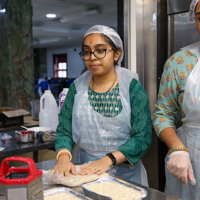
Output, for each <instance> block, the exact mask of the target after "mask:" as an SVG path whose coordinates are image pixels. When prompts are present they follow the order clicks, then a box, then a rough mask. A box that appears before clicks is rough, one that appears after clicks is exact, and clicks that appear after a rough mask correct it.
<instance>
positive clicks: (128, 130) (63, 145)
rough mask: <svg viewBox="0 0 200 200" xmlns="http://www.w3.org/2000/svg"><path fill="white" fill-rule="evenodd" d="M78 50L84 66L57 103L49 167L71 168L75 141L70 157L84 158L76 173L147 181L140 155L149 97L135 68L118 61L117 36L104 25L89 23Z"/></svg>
mask: <svg viewBox="0 0 200 200" xmlns="http://www.w3.org/2000/svg"><path fill="white" fill-rule="evenodd" d="M80 56H81V58H82V59H83V61H84V63H85V66H86V67H87V69H88V70H87V71H86V72H85V73H83V74H82V75H81V76H80V77H79V78H78V79H76V80H75V81H74V83H73V84H72V85H71V86H70V89H69V92H68V94H67V97H66V101H65V103H64V105H63V108H62V111H61V114H60V122H59V125H58V128H57V136H56V140H55V147H56V151H57V161H58V164H57V165H56V166H55V167H54V169H53V170H52V173H57V172H58V173H61V174H63V175H64V176H69V173H72V174H76V171H75V166H74V164H73V163H72V162H71V158H72V150H73V148H74V144H76V151H75V156H74V157H75V158H74V160H75V161H76V162H78V163H82V164H83V163H87V164H86V165H84V166H83V167H82V170H81V171H80V172H79V174H81V175H86V174H98V175H99V174H102V173H103V172H106V171H108V172H110V173H112V174H114V175H117V176H120V177H123V178H125V179H128V180H130V181H134V182H137V183H139V184H144V185H147V184H148V183H147V176H146V172H145V169H144V167H143V165H142V162H141V158H142V156H143V155H144V154H145V153H146V152H147V150H148V148H149V146H150V144H151V133H152V127H151V117H150V110H149V103H148V98H147V95H146V93H145V91H144V89H143V87H142V85H141V83H140V82H139V81H138V76H137V74H136V73H133V72H131V71H130V70H128V69H125V68H122V67H121V61H122V59H123V45H122V40H121V39H120V37H119V35H118V34H117V33H116V31H114V30H113V29H111V28H109V27H106V26H102V25H96V26H93V27H91V28H90V29H89V30H88V31H87V32H86V34H85V37H84V41H83V46H82V52H80Z"/></svg>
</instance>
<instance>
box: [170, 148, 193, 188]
mask: <svg viewBox="0 0 200 200" xmlns="http://www.w3.org/2000/svg"><path fill="white" fill-rule="evenodd" d="M167 169H168V170H169V173H170V174H172V175H173V176H174V177H175V178H177V179H178V180H180V181H182V182H183V183H184V184H186V183H187V177H188V179H189V180H190V183H191V184H192V185H195V184H196V180H195V178H194V174H193V169H192V164H191V161H190V154H189V153H188V152H186V151H175V152H172V153H171V154H170V155H169V160H168V161H167Z"/></svg>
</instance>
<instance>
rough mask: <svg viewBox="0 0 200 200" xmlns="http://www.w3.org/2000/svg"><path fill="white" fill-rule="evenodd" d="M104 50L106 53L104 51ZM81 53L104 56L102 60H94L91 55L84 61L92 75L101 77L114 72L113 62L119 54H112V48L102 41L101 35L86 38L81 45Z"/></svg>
mask: <svg viewBox="0 0 200 200" xmlns="http://www.w3.org/2000/svg"><path fill="white" fill-rule="evenodd" d="M104 49H106V52H105V51H104ZM83 51H86V52H87V51H89V52H94V51H95V52H94V53H96V55H97V56H98V55H101V53H102V55H105V54H104V53H106V56H105V57H104V58H101V59H99V58H96V57H95V56H94V54H91V57H90V59H89V60H87V61H84V62H85V65H86V67H87V68H88V69H89V70H90V71H91V72H92V74H93V75H97V76H102V75H106V74H108V73H110V72H111V73H112V72H113V71H114V62H115V61H117V60H118V58H119V56H120V54H121V52H120V51H119V52H114V51H113V50H112V47H111V46H110V45H109V44H108V43H107V42H106V41H105V40H104V38H103V37H102V35H101V34H99V33H93V34H90V35H88V36H86V38H85V40H84V44H83Z"/></svg>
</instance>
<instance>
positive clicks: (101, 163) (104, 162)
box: [79, 156, 112, 175]
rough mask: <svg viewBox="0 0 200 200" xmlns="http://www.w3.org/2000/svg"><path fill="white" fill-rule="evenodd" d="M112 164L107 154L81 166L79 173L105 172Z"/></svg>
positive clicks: (98, 173)
mask: <svg viewBox="0 0 200 200" xmlns="http://www.w3.org/2000/svg"><path fill="white" fill-rule="evenodd" d="M111 166H112V161H111V160H110V158H109V157H108V156H106V157H103V158H101V159H100V160H97V161H92V162H89V163H87V164H85V165H84V166H82V167H81V171H80V172H79V174H80V175H88V174H97V175H100V174H102V173H104V172H106V171H107V170H108V169H109V168H110V167H111Z"/></svg>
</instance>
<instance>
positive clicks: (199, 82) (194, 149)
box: [165, 50, 200, 200]
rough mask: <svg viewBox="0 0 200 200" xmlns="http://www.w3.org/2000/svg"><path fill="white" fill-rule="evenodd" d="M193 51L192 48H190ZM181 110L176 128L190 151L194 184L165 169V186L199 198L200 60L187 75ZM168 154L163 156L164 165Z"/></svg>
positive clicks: (178, 194)
mask: <svg viewBox="0 0 200 200" xmlns="http://www.w3.org/2000/svg"><path fill="white" fill-rule="evenodd" d="M191 51H192V52H194V51H193V50H191ZM182 108H183V111H184V113H185V117H184V118H183V119H182V122H183V125H182V126H181V127H180V128H179V129H177V135H178V137H179V138H180V139H181V141H182V142H183V144H184V145H185V147H186V148H187V149H189V151H190V159H191V163H192V167H193V170H194V177H195V179H196V185H195V186H193V185H191V184H190V182H189V180H188V183H187V184H186V185H184V184H182V182H180V181H178V180H177V179H176V178H174V177H173V176H172V175H171V174H170V173H169V172H168V170H167V169H165V173H166V186H167V188H166V189H167V193H168V194H170V195H173V196H176V197H179V198H182V199H183V200H199V199H200V60H199V61H198V62H197V64H196V65H195V67H194V69H193V70H192V72H191V74H190V75H189V77H188V80H187V83H186V87H185V91H184V97H183V105H182ZM167 160H168V155H167V156H166V158H165V166H166V162H167Z"/></svg>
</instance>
